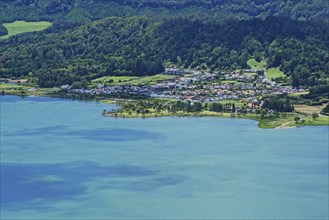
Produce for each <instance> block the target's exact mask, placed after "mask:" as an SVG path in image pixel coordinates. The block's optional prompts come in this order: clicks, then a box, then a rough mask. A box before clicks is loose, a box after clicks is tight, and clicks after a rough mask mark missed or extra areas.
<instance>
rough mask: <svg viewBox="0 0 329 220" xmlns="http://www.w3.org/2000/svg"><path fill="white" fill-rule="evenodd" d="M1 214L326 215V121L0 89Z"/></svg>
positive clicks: (63, 216)
mask: <svg viewBox="0 0 329 220" xmlns="http://www.w3.org/2000/svg"><path fill="white" fill-rule="evenodd" d="M0 98H1V218H0V219H118V218H124V219H127V218H138V219H246V218H249V219H327V218H328V135H329V133H328V132H329V130H328V128H329V127H328V126H323V127H303V128H290V129H269V130H266V129H259V128H258V127H257V122H255V121H250V120H242V119H222V118H175V117H172V118H149V119H115V118H106V117H103V116H102V115H101V112H102V111H103V109H108V110H109V109H111V108H114V106H111V105H105V104H101V103H95V102H82V101H73V100H61V99H55V98H45V97H28V98H20V97H15V96H1V97H0Z"/></svg>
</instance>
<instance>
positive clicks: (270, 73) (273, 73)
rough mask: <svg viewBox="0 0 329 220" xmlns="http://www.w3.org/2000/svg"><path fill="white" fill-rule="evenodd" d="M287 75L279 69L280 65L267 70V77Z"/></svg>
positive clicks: (273, 77)
mask: <svg viewBox="0 0 329 220" xmlns="http://www.w3.org/2000/svg"><path fill="white" fill-rule="evenodd" d="M285 76H286V75H285V74H284V73H283V72H282V71H281V70H280V69H279V67H275V68H269V69H268V70H267V77H268V78H269V79H275V78H279V77H285Z"/></svg>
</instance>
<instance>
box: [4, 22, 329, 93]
mask: <svg viewBox="0 0 329 220" xmlns="http://www.w3.org/2000/svg"><path fill="white" fill-rule="evenodd" d="M316 24H317V25H314V23H312V22H301V21H300V22H299V21H294V20H289V19H280V18H276V17H268V18H266V19H265V20H262V19H251V20H246V21H229V22H226V23H224V24H218V23H217V22H210V21H207V22H202V21H193V20H190V19H184V18H173V19H161V20H158V19H153V18H149V17H131V18H118V17H112V18H106V19H103V20H100V21H95V22H93V23H91V24H89V25H85V26H82V27H79V28H76V29H74V30H72V31H66V32H65V33H57V34H54V33H53V34H46V33H35V34H33V35H32V34H26V35H22V36H17V37H13V38H11V39H10V40H8V41H5V42H3V43H2V45H1V48H0V54H2V56H1V57H0V61H1V62H0V74H1V75H2V76H6V77H21V76H26V75H28V74H29V73H30V72H31V73H32V74H33V75H35V76H37V77H38V78H39V85H40V86H43V87H51V86H56V85H57V86H58V85H62V84H67V83H68V84H71V83H73V82H75V81H81V80H88V81H89V80H92V79H94V78H98V77H101V76H107V75H151V74H156V73H159V72H161V71H163V64H164V63H173V64H175V65H177V66H181V67H184V68H187V67H190V68H195V67H197V68H200V69H204V70H206V69H209V70H233V69H236V68H245V67H247V61H248V59H250V58H251V57H255V58H256V59H258V60H261V59H265V60H266V61H267V63H268V66H269V67H280V68H281V69H282V70H284V72H285V73H286V74H287V75H288V76H291V78H292V83H293V85H294V86H299V85H307V86H311V85H318V84H323V82H324V81H321V79H326V78H328V73H329V42H328V40H327V39H329V27H328V25H326V24H321V25H319V23H316ZM18 57H19V61H20V62H19V63H18V62H17V58H18ZM310 57H311V58H310Z"/></svg>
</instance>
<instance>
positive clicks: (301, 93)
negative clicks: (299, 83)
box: [288, 92, 309, 97]
mask: <svg viewBox="0 0 329 220" xmlns="http://www.w3.org/2000/svg"><path fill="white" fill-rule="evenodd" d="M308 93H309V92H294V93H290V94H289V95H288V96H290V97H298V96H301V95H306V94H308Z"/></svg>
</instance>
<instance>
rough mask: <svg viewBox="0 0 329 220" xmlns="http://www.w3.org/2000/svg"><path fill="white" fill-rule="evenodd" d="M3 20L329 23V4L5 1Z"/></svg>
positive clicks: (278, 0)
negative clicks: (183, 19)
mask: <svg viewBox="0 0 329 220" xmlns="http://www.w3.org/2000/svg"><path fill="white" fill-rule="evenodd" d="M0 9H1V10H2V11H1V13H0V20H2V21H5V22H12V21H15V20H28V21H39V20H49V21H55V20H57V21H59V20H65V21H68V20H69V21H71V22H77V23H85V22H89V21H91V20H96V19H100V18H104V17H108V16H132V15H141V14H148V15H154V16H157V17H158V16H163V17H168V16H176V15H184V16H195V15H197V14H198V13H202V12H204V11H207V13H206V14H204V13H203V16H204V15H207V16H209V17H217V18H218V17H220V18H223V17H236V18H252V17H263V18H264V17H267V16H280V17H290V18H292V19H296V20H310V19H317V20H322V21H325V20H326V21H328V20H329V5H328V2H327V0H290V1H286V0H272V1H268V0H258V1H254V0H234V1H232V0H162V1H161V0H160V1H159V0H83V1H82V0H56V1H53V0H42V1H41V0H4V1H0Z"/></svg>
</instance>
